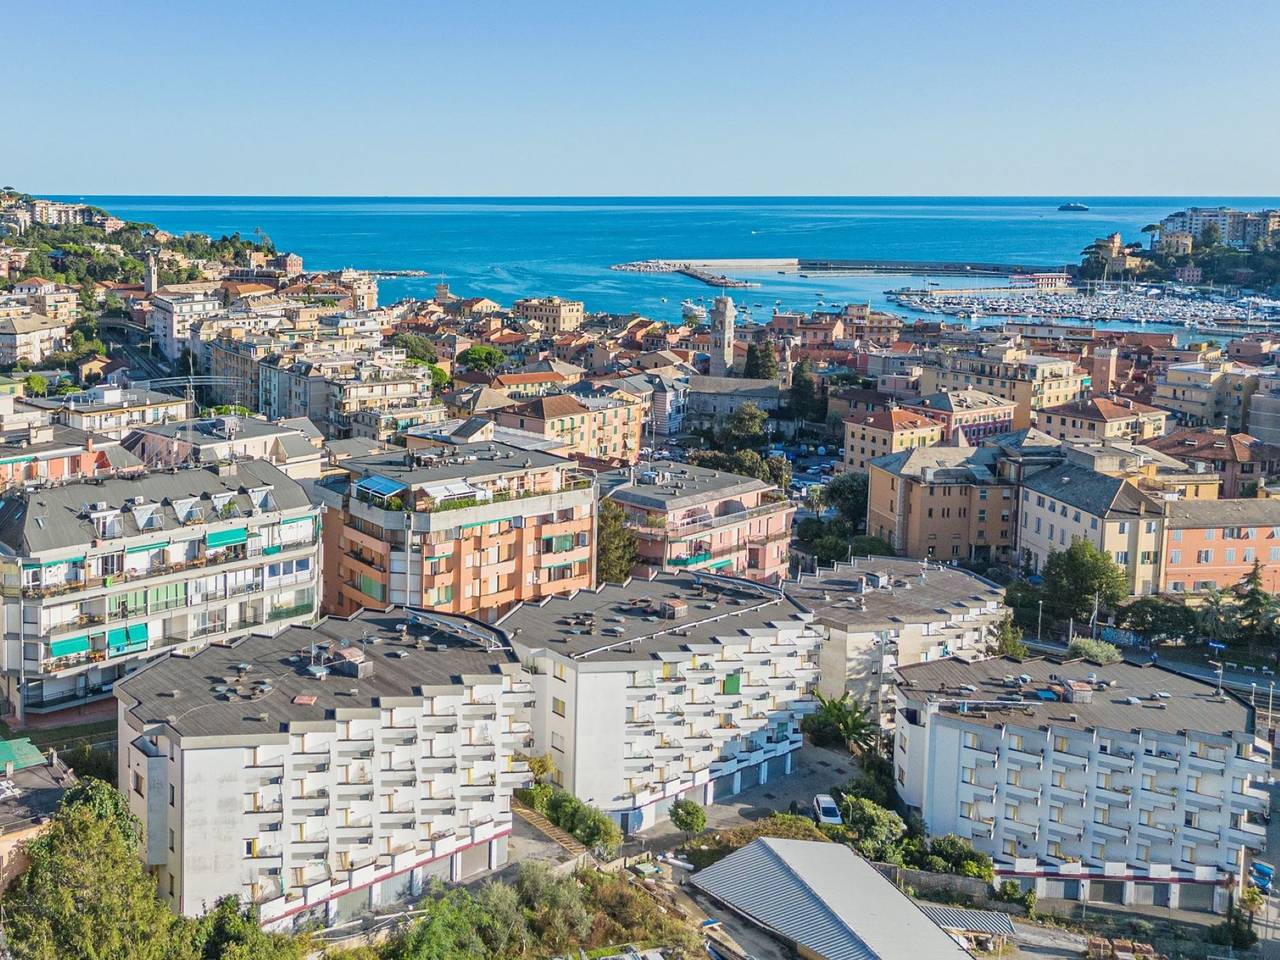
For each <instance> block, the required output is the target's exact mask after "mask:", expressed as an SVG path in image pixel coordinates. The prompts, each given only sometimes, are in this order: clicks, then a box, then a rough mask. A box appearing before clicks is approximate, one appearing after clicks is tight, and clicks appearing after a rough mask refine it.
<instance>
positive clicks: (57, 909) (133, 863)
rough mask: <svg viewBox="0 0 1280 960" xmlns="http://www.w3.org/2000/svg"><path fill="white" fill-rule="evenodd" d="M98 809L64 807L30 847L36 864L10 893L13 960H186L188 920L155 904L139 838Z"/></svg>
mask: <svg viewBox="0 0 1280 960" xmlns="http://www.w3.org/2000/svg"><path fill="white" fill-rule="evenodd" d="M104 786H105V785H104ZM94 796H95V797H98V799H101V798H100V797H99V796H98V794H97V793H96V792H95V793H94ZM96 806H97V800H94V801H92V802H90V801H88V800H85V802H71V803H66V802H64V803H63V804H62V805H61V807H60V808H59V810H58V811H57V813H56V814H55V815H54V817H53V819H52V821H51V822H50V824H49V827H48V828H47V829H46V830H45V831H44V833H42V834H40V835H39V836H37V837H35V838H34V839H32V840H31V841H29V842H28V843H27V846H26V852H27V855H28V857H29V858H30V863H29V865H28V866H27V868H26V869H25V870H24V871H23V872H22V873H21V874H20V875H19V876H18V877H17V878H16V879H15V880H14V881H13V883H12V884H11V885H10V887H9V889H8V890H7V891H6V892H5V894H4V916H5V932H6V933H7V934H8V937H9V946H10V950H11V952H12V954H13V957H14V960H68V958H77V957H85V958H93V960H177V958H183V960H186V958H189V957H190V956H191V954H190V952H189V951H188V950H184V949H183V944H184V942H185V940H186V937H185V929H184V925H183V921H181V920H180V919H179V918H178V917H176V916H175V915H174V914H173V913H172V912H171V911H170V910H169V908H168V907H167V906H165V905H164V904H163V903H161V902H160V900H159V899H158V898H157V897H156V885H155V881H154V880H153V879H152V878H151V877H150V876H148V875H147V874H146V873H145V872H144V870H143V868H142V861H141V859H140V858H139V856H138V849H137V845H136V843H135V842H134V837H133V836H129V835H127V833H126V832H125V831H123V830H122V829H121V827H120V824H119V823H117V822H116V818H114V817H111V816H101V815H99V813H98V811H97V809H96Z"/></svg>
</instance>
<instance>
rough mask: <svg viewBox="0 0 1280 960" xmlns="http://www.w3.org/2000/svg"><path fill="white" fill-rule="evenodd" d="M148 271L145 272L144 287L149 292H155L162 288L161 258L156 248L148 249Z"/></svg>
mask: <svg viewBox="0 0 1280 960" xmlns="http://www.w3.org/2000/svg"><path fill="white" fill-rule="evenodd" d="M146 263H147V266H146V272H145V273H144V274H143V281H142V283H143V286H142V289H143V290H145V291H146V292H147V293H155V292H156V291H157V290H159V289H160V258H159V257H158V256H157V255H156V252H155V251H154V250H148V251H147V261H146Z"/></svg>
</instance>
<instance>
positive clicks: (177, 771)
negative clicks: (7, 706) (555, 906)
mask: <svg viewBox="0 0 1280 960" xmlns="http://www.w3.org/2000/svg"><path fill="white" fill-rule="evenodd" d="M115 694H116V697H117V699H118V701H119V708H118V717H119V743H120V754H119V756H120V760H119V782H120V789H121V791H122V792H123V793H124V794H125V796H126V797H127V798H128V801H129V806H130V809H131V810H132V811H133V813H134V814H136V815H137V816H138V818H139V819H140V820H141V821H142V823H143V826H144V831H145V836H144V845H143V859H144V861H145V863H146V864H147V866H148V867H149V869H150V870H151V871H152V872H153V874H155V876H156V879H157V881H158V885H159V890H160V895H161V897H162V898H165V899H166V900H167V902H168V903H169V904H170V906H172V908H173V909H174V910H175V911H177V912H179V913H182V914H185V915H187V916H196V915H199V914H200V913H202V912H203V911H204V910H205V909H207V908H208V907H209V906H210V905H211V904H212V903H213V902H214V901H215V900H216V899H217V898H219V897H222V896H226V895H228V894H235V895H238V896H239V897H240V898H241V899H242V900H243V901H244V902H247V903H253V904H255V905H256V906H257V908H258V910H259V916H260V918H261V920H262V922H263V924H264V925H266V926H267V927H269V928H271V929H276V930H287V929H295V928H299V927H303V926H308V925H312V924H316V923H319V924H320V925H323V926H331V925H333V924H337V923H342V922H344V921H347V920H351V919H354V918H355V917H357V916H359V915H361V914H363V913H366V912H368V911H369V910H372V909H376V908H378V907H380V906H386V905H389V904H394V903H397V902H400V901H403V900H406V899H409V898H411V897H414V896H417V895H420V894H421V893H423V892H424V890H425V889H426V888H427V886H428V885H429V884H430V883H431V882H432V881H433V880H435V879H439V880H443V881H457V880H462V879H465V878H468V877H471V876H474V875H475V874H477V873H481V872H483V871H486V870H490V869H494V868H496V867H499V866H501V865H502V864H504V863H505V862H506V860H507V837H508V835H509V834H510V832H511V793H512V791H513V789H514V788H515V787H517V786H521V785H525V784H527V783H528V782H530V779H531V778H530V774H529V772H528V766H527V764H525V763H523V762H517V761H516V759H515V757H516V754H517V752H518V751H522V750H524V749H525V748H527V746H528V740H529V736H530V732H529V731H530V726H529V723H528V719H527V710H528V706H529V704H530V702H531V699H532V696H533V690H532V688H531V686H530V685H529V684H528V683H527V682H526V681H525V680H523V679H522V678H521V669H520V664H519V662H518V661H517V660H516V658H515V656H514V654H513V653H512V651H511V649H510V648H509V647H507V646H506V645H505V644H504V642H503V639H502V637H501V636H500V635H499V634H498V633H496V632H494V631H492V630H490V629H488V628H485V627H482V626H480V625H478V624H475V623H474V622H472V621H469V620H465V619H463V618H460V617H449V616H441V615H434V614H421V613H417V612H407V611H405V610H404V609H403V608H390V609H388V610H387V611H385V612H375V611H363V612H361V613H360V614H359V615H357V616H354V617H352V618H350V619H346V620H343V619H337V618H325V619H324V620H322V621H320V622H319V623H318V624H317V625H315V626H314V627H302V626H298V627H294V628H292V629H289V630H286V631H284V632H283V633H280V634H277V635H275V636H274V637H263V636H250V637H248V638H246V639H243V640H241V641H239V642H237V643H235V644H233V645H229V646H224V645H221V644H219V645H214V646H209V647H206V648H205V649H203V650H201V651H200V652H198V653H197V654H195V655H194V656H186V655H183V654H176V655H174V656H171V657H168V658H166V659H164V660H161V661H158V662H156V663H154V664H152V665H151V666H149V667H148V668H147V669H145V670H141V671H139V672H137V673H135V674H133V675H132V676H130V677H129V678H128V679H127V680H125V681H123V682H121V683H120V684H118V685H117V686H116V690H115Z"/></svg>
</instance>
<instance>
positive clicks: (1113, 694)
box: [896, 657, 1252, 736]
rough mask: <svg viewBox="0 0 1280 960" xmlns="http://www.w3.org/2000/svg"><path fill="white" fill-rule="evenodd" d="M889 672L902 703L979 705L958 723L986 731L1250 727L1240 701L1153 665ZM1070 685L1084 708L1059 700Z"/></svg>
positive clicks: (991, 664)
mask: <svg viewBox="0 0 1280 960" xmlns="http://www.w3.org/2000/svg"><path fill="white" fill-rule="evenodd" d="M896 672H897V674H898V676H899V677H900V678H901V680H902V682H903V686H902V689H903V690H904V692H905V693H906V694H907V696H909V697H910V698H912V699H927V700H945V701H948V702H950V703H953V704H957V705H958V704H960V703H961V702H962V701H971V702H975V703H981V704H982V708H981V709H979V708H978V707H977V706H975V707H974V708H973V709H970V710H967V711H966V712H965V713H964V718H965V719H966V720H967V721H969V722H970V723H977V724H984V725H986V726H992V727H994V726H997V725H1000V724H1006V723H1014V724H1018V725H1020V726H1043V725H1046V724H1052V725H1053V726H1055V727H1063V728H1068V729H1072V728H1074V729H1076V730H1081V731H1084V730H1094V729H1098V728H1107V729H1111V730H1136V729H1146V730H1155V731H1158V732H1161V733H1171V734H1181V733H1182V732H1184V731H1187V730H1196V731H1199V732H1201V733H1206V734H1211V735H1213V736H1230V735H1231V734H1232V733H1234V732H1239V731H1243V730H1248V729H1251V728H1252V724H1251V722H1250V711H1249V708H1248V706H1247V705H1246V704H1245V703H1244V702H1243V701H1241V700H1239V699H1237V698H1236V697H1234V696H1232V695H1230V694H1227V695H1224V696H1221V697H1220V696H1217V695H1215V693H1214V685H1213V684H1212V683H1208V682H1205V681H1201V680H1193V679H1191V678H1190V677H1185V676H1183V675H1182V674H1179V673H1174V672H1173V671H1171V670H1166V669H1164V668H1163V667H1160V666H1155V665H1138V664H1134V663H1128V662H1123V661H1122V662H1120V663H1112V664H1106V665H1103V664H1098V663H1094V662H1092V661H1088V660H1072V661H1067V662H1065V663H1064V662H1061V661H1058V660H1048V659H1029V660H1016V659H1014V658H1012V657H991V658H989V659H987V660H977V661H974V662H972V663H969V662H966V661H963V660H959V659H956V658H954V657H951V658H948V659H945V660H934V661H931V662H928V663H915V664H911V665H910V666H903V667H898V668H897V671H896ZM1091 675H1092V677H1093V678H1094V679H1093V680H1090V679H1089V678H1090V676H1091ZM1006 677H1012V678H1017V677H1028V678H1030V682H1029V683H1023V684H1021V686H1018V685H1017V684H1016V683H1007V682H1006V680H1005V678H1006ZM1055 678H1056V679H1055ZM1070 681H1082V682H1084V683H1087V684H1090V686H1091V702H1088V703H1081V702H1079V701H1075V702H1064V701H1063V699H1062V696H1063V689H1062V688H1063V684H1064V683H1068V682H1070ZM1055 687H1056V689H1055ZM1000 697H1011V698H1019V699H1017V700H1011V701H1009V702H1008V708H1007V709H1006V708H1002V707H995V706H993V704H995V703H996V701H997V700H998V698H1000ZM1132 701H1136V702H1132ZM1073 717H1074V719H1073Z"/></svg>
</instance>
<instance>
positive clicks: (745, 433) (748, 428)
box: [720, 402, 769, 453]
mask: <svg viewBox="0 0 1280 960" xmlns="http://www.w3.org/2000/svg"><path fill="white" fill-rule="evenodd" d="M768 420H769V415H768V414H767V413H765V412H764V411H763V410H761V409H760V408H759V407H757V406H756V405H755V404H754V403H750V402H748V403H744V404H742V405H741V406H739V407H737V408H736V409H735V410H734V411H733V412H732V413H731V414H729V416H727V417H726V418H725V421H724V430H723V431H721V434H720V444H721V446H722V447H723V448H724V449H725V450H728V451H729V452H731V453H733V452H736V451H739V450H747V449H751V448H754V447H759V446H760V445H761V444H762V443H763V442H764V426H765V424H766V423H767V422H768Z"/></svg>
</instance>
